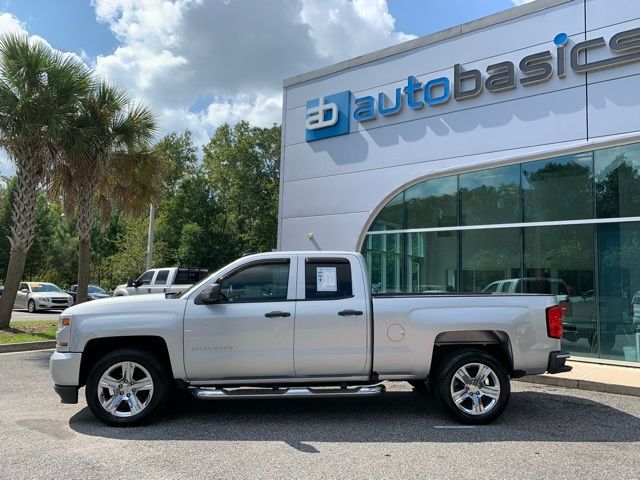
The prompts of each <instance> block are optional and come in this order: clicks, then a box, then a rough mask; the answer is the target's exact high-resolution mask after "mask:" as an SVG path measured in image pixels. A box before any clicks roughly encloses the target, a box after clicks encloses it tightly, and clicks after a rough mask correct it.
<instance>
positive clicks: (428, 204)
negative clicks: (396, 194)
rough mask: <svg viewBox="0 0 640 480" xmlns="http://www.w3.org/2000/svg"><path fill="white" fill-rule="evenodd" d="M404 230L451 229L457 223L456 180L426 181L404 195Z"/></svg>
mask: <svg viewBox="0 0 640 480" xmlns="http://www.w3.org/2000/svg"><path fill="white" fill-rule="evenodd" d="M404 201H405V208H406V212H407V226H406V228H431V227H453V226H455V225H457V223H458V178H457V177H455V176H453V177H444V178H435V179H433V180H427V181H426V182H422V183H418V184H417V185H414V186H413V187H409V188H408V189H407V190H406V191H405V194H404Z"/></svg>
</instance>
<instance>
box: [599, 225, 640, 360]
mask: <svg viewBox="0 0 640 480" xmlns="http://www.w3.org/2000/svg"><path fill="white" fill-rule="evenodd" d="M598 245H599V247H600V255H599V257H598V292H599V313H600V328H599V336H600V349H601V351H602V357H603V358H610V359H613V360H626V361H632V362H637V361H640V255H639V253H640V223H612V224H602V225H598Z"/></svg>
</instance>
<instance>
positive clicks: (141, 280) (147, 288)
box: [127, 270, 156, 295]
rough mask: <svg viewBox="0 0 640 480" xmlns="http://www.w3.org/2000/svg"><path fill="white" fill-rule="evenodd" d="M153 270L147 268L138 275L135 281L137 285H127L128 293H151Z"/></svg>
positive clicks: (154, 272)
mask: <svg viewBox="0 0 640 480" xmlns="http://www.w3.org/2000/svg"><path fill="white" fill-rule="evenodd" d="M155 274H156V271H155V270H147V271H146V272H144V273H143V274H142V275H140V276H139V277H138V280H136V282H137V283H138V286H137V287H127V290H129V295H141V294H143V293H151V283H153V277H154V276H155Z"/></svg>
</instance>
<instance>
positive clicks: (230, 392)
mask: <svg viewBox="0 0 640 480" xmlns="http://www.w3.org/2000/svg"><path fill="white" fill-rule="evenodd" d="M384 391H385V387H384V385H367V386H363V387H355V388H323V387H319V388H313V387H288V388H234V389H227V388H194V389H192V390H191V394H192V395H193V396H194V397H196V398H200V399H203V400H219V399H230V398H250V399H251V398H283V397H287V398H304V397H306V398H309V397H324V398H327V397H373V396H376V395H380V394H381V393H383V392H384Z"/></svg>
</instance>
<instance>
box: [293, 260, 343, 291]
mask: <svg viewBox="0 0 640 480" xmlns="http://www.w3.org/2000/svg"><path fill="white" fill-rule="evenodd" d="M304 283H305V297H304V298H305V299H306V300H332V299H338V298H348V297H352V296H353V288H352V286H351V264H350V263H349V260H347V259H346V258H307V259H306V262H305V267H304Z"/></svg>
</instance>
